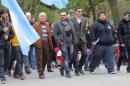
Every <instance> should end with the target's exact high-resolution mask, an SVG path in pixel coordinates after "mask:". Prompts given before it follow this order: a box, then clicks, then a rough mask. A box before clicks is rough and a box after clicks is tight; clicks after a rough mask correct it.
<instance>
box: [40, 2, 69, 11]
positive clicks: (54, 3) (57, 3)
mask: <svg viewBox="0 0 130 86" xmlns="http://www.w3.org/2000/svg"><path fill="white" fill-rule="evenodd" d="M41 2H42V3H44V4H46V5H49V6H52V5H54V6H55V7H57V8H59V9H62V8H66V6H67V4H68V0H41Z"/></svg>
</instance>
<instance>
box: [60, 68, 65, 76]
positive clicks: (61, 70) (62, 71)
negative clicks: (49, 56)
mask: <svg viewBox="0 0 130 86" xmlns="http://www.w3.org/2000/svg"><path fill="white" fill-rule="evenodd" d="M59 71H60V75H61V76H64V70H63V69H62V68H60V69H59Z"/></svg>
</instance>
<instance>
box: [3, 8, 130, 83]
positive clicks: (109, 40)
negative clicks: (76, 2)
mask: <svg viewBox="0 0 130 86" xmlns="http://www.w3.org/2000/svg"><path fill="white" fill-rule="evenodd" d="M82 14H83V10H82V8H80V7H77V8H76V9H75V16H73V17H70V15H69V14H68V13H67V12H66V11H61V12H60V13H59V19H58V20H57V21H56V22H54V23H50V22H49V21H48V20H47V14H46V13H45V12H41V13H39V16H38V20H37V21H36V20H35V17H34V16H33V15H31V13H30V12H26V13H25V16H26V18H27V20H28V21H29V22H30V24H31V25H32V26H33V27H34V29H35V31H36V32H37V33H38V34H39V36H40V39H39V40H37V41H36V42H35V43H34V44H32V45H31V46H30V51H29V53H28V56H26V55H23V54H22V51H21V48H20V45H19V41H18V39H17V36H16V34H15V30H14V29H17V28H13V25H12V23H11V19H10V16H9V11H8V10H7V9H6V8H2V9H0V79H1V83H2V84H5V83H6V78H5V75H8V76H9V77H13V78H16V79H20V80H24V79H25V74H24V72H23V71H24V70H25V73H27V74H30V73H31V70H32V69H37V73H38V77H39V78H40V79H44V78H45V70H46V65H47V71H48V72H54V71H53V69H52V64H53V66H55V67H58V68H59V72H60V75H61V76H66V77H67V78H71V77H72V76H71V71H74V73H75V76H80V75H85V72H84V70H85V71H89V72H90V73H94V71H95V69H96V68H97V67H98V66H99V65H100V64H104V65H105V67H106V69H107V72H108V73H109V74H116V73H117V71H120V66H121V65H122V64H127V65H128V66H127V68H126V71H127V73H130V12H129V11H126V12H125V13H124V15H123V17H122V20H121V21H120V23H119V25H118V26H117V27H116V28H113V26H112V24H111V23H110V22H109V20H108V19H107V15H106V13H105V12H99V13H98V16H97V20H96V21H95V22H94V23H93V24H92V25H90V22H89V21H88V20H87V19H86V18H85V17H83V15H82ZM115 44H118V46H116V48H115ZM83 69H84V70H83Z"/></svg>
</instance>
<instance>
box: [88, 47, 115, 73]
mask: <svg viewBox="0 0 130 86" xmlns="http://www.w3.org/2000/svg"><path fill="white" fill-rule="evenodd" d="M102 59H103V62H104V63H105V67H106V68H107V70H108V72H112V71H114V48H113V46H112V45H107V46H104V45H96V46H95V48H94V51H93V56H92V60H91V63H90V65H89V69H90V71H94V70H95V68H96V67H97V66H99V64H100V62H101V60H102Z"/></svg>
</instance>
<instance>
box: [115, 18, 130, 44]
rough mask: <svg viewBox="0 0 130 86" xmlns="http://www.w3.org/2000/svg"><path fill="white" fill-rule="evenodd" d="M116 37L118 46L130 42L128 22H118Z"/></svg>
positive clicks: (129, 24) (129, 23)
mask: <svg viewBox="0 0 130 86" xmlns="http://www.w3.org/2000/svg"><path fill="white" fill-rule="evenodd" d="M117 35H118V38H119V43H120V44H124V43H126V42H127V41H130V21H126V20H122V21H120V23H119V24H118V28H117Z"/></svg>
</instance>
